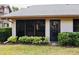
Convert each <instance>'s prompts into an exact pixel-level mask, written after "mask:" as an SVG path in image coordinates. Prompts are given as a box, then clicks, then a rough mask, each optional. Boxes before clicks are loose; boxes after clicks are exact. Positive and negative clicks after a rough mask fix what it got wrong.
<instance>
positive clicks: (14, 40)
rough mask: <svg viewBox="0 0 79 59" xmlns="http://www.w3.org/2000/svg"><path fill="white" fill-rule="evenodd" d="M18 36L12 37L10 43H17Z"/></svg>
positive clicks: (9, 39)
mask: <svg viewBox="0 0 79 59" xmlns="http://www.w3.org/2000/svg"><path fill="white" fill-rule="evenodd" d="M17 38H18V37H17V36H11V37H9V38H8V39H7V41H8V42H11V43H16V42H17Z"/></svg>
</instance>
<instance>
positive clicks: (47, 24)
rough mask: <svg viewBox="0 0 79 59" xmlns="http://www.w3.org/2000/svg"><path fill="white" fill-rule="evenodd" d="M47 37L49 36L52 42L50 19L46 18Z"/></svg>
mask: <svg viewBox="0 0 79 59" xmlns="http://www.w3.org/2000/svg"><path fill="white" fill-rule="evenodd" d="M45 37H47V38H48V41H49V42H50V19H46V20H45Z"/></svg>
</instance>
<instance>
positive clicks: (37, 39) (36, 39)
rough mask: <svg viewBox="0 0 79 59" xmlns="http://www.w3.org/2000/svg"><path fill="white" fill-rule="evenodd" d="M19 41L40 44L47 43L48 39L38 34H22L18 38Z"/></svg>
mask: <svg viewBox="0 0 79 59" xmlns="http://www.w3.org/2000/svg"><path fill="white" fill-rule="evenodd" d="M18 41H19V42H21V43H33V44H41V43H48V39H47V38H46V37H38V36H34V37H33V36H22V37H19V39H18Z"/></svg>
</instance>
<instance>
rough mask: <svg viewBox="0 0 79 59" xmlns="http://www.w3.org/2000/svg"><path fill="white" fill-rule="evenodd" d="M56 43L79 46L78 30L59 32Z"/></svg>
mask: <svg viewBox="0 0 79 59" xmlns="http://www.w3.org/2000/svg"><path fill="white" fill-rule="evenodd" d="M58 43H59V44H60V45H63V46H79V32H63V33H59V35H58Z"/></svg>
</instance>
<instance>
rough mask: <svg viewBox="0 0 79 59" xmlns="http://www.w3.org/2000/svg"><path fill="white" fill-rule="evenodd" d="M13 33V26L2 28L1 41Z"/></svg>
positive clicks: (0, 29) (0, 31) (0, 30)
mask: <svg viewBox="0 0 79 59" xmlns="http://www.w3.org/2000/svg"><path fill="white" fill-rule="evenodd" d="M11 35H12V29H11V28H0V42H4V41H6V40H7V38H8V37H10V36H11Z"/></svg>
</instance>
